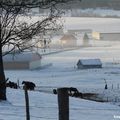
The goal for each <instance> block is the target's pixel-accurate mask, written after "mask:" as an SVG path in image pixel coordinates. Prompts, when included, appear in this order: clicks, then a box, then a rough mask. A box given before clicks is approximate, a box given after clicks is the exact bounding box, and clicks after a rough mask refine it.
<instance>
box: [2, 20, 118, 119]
mask: <svg viewBox="0 0 120 120" xmlns="http://www.w3.org/2000/svg"><path fill="white" fill-rule="evenodd" d="M82 19H83V20H82ZM81 20H82V22H81ZM73 21H74V22H73ZM75 21H76V22H75ZM95 21H96V22H95ZM106 21H107V23H106ZM68 23H69V24H68ZM73 23H74V24H73ZM66 25H67V26H66V29H67V28H71V27H76V26H77V27H78V29H79V28H91V29H93V30H101V31H102V30H105V31H109V29H108V26H109V28H110V31H119V29H120V27H119V25H120V21H119V19H107V18H105V19H100V18H97V19H95V18H86V21H85V18H79V19H78V18H72V19H71V21H70V20H69V19H67V23H66ZM101 25H102V26H101ZM103 44H104V43H101V44H98V43H94V45H97V46H96V47H95V46H94V47H88V48H79V49H77V50H72V51H65V52H60V53H56V54H50V55H45V56H43V60H44V62H49V63H52V65H51V66H49V67H47V68H44V69H40V70H33V71H30V70H21V71H19V70H16V71H13V70H8V71H7V70H6V71H5V74H6V77H9V78H10V80H11V81H14V82H17V80H19V81H20V85H21V83H22V81H23V80H29V81H33V82H34V83H35V84H36V85H37V86H38V87H39V89H40V91H34V92H32V91H31V92H29V97H30V115H31V120H58V103H57V96H56V95H53V94H51V92H52V90H53V88H58V87H66V86H67V87H76V88H78V89H79V90H80V91H82V92H96V93H99V92H101V93H102V92H104V93H105V95H106V97H111V98H115V96H114V95H116V96H117V97H120V95H119V93H120V92H119V91H120V90H118V88H117V85H118V84H120V80H119V79H120V43H119V42H118V43H114V44H113V43H109V44H108V45H106V46H103ZM81 58H100V59H101V61H102V63H103V68H102V69H87V70H77V68H76V63H77V61H78V60H79V59H81ZM104 79H106V81H107V83H108V91H107V92H106V91H105V90H104V85H105V82H104ZM112 84H113V86H114V89H113V90H111V89H112ZM111 91H112V92H111ZM114 91H117V92H114ZM114 93H116V94H114ZM7 98H8V101H6V102H0V120H25V100H24V91H23V90H13V89H9V88H8V89H7ZM118 105H120V104H118ZM118 105H117V104H113V102H112V103H99V102H94V101H88V100H83V99H78V98H71V97H70V120H79V119H82V120H119V119H120V112H119V111H120V107H119V106H118Z"/></svg>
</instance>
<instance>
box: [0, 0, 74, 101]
mask: <svg viewBox="0 0 120 120" xmlns="http://www.w3.org/2000/svg"><path fill="white" fill-rule="evenodd" d="M69 1H72V0H0V99H1V100H6V80H5V74H4V67H3V59H2V56H3V55H6V54H9V53H11V52H13V51H15V50H19V51H20V52H22V51H24V50H25V49H30V48H32V47H34V46H35V44H36V43H37V42H39V39H35V38H36V36H42V35H45V34H46V33H47V32H48V31H50V30H52V31H55V30H56V29H59V28H61V23H60V22H57V21H58V19H59V18H60V15H61V13H62V11H61V10H58V9H57V8H58V7H57V6H58V4H61V3H66V2H69ZM33 8H34V9H36V10H38V9H48V10H49V14H48V15H46V16H41V17H36V18H35V20H34V21H33V20H32V21H31V18H32V17H33V16H32V15H31V10H32V9H33ZM3 49H5V51H4V52H3Z"/></svg>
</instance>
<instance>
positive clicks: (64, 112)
mask: <svg viewBox="0 0 120 120" xmlns="http://www.w3.org/2000/svg"><path fill="white" fill-rule="evenodd" d="M57 92H58V108H59V120H69V95H68V88H58V89H57Z"/></svg>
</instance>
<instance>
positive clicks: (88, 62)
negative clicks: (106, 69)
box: [77, 59, 102, 69]
mask: <svg viewBox="0 0 120 120" xmlns="http://www.w3.org/2000/svg"><path fill="white" fill-rule="evenodd" d="M77 68H78V69H89V68H102V62H101V60H100V59H80V60H78V62H77Z"/></svg>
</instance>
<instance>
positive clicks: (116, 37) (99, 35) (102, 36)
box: [92, 32, 120, 41]
mask: <svg viewBox="0 0 120 120" xmlns="http://www.w3.org/2000/svg"><path fill="white" fill-rule="evenodd" d="M92 37H93V38H94V39H96V40H103V41H120V33H118V32H115V33H114V32H113V33H112V32H108V33H105V32H93V33H92Z"/></svg>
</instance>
